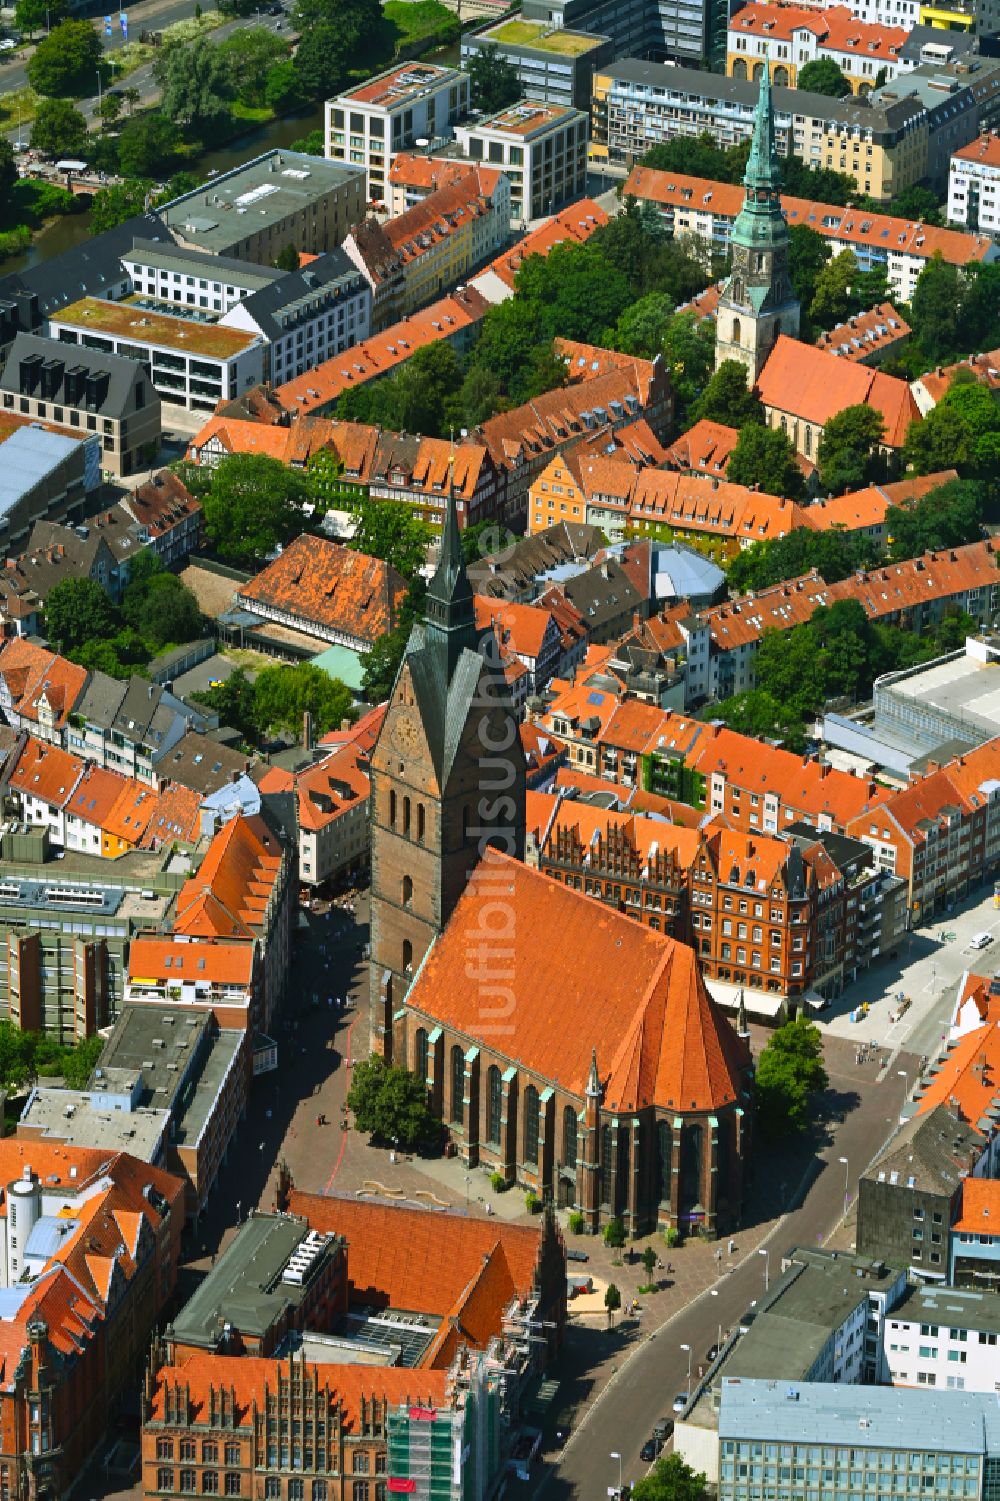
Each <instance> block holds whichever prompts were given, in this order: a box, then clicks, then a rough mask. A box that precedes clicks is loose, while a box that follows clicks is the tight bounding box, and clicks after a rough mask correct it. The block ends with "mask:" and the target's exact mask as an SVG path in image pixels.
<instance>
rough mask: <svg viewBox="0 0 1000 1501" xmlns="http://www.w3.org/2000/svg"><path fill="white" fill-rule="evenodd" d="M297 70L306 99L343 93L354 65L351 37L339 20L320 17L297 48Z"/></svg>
mask: <svg viewBox="0 0 1000 1501" xmlns="http://www.w3.org/2000/svg"><path fill="white" fill-rule="evenodd" d="M294 64H295V72H296V75H297V77H298V81H299V88H300V89H301V91H302V94H303V95H304V96H305V98H306V99H322V98H327V97H329V96H330V95H332V94H339V93H340V91H341V90H342V89H343V87H344V85H345V84H346V82H347V75H348V71H349V69H350V65H351V47H350V43H349V39H348V37H347V36H346V35H345V33H344V31H343V30H342V28H341V27H340V26H339V25H338V24H337V22H335V21H317V22H316V23H314V24H313V25H311V26H310V27H309V29H308V30H307V31H304V32H303V33H302V39H301V41H300V42H299V45H298V47H297V48H296V49H295V57H294Z"/></svg>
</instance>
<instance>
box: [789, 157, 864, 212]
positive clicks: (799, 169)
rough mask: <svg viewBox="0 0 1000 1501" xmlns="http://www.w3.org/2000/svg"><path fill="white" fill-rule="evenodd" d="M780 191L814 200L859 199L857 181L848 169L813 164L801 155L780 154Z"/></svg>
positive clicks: (843, 204)
mask: <svg viewBox="0 0 1000 1501" xmlns="http://www.w3.org/2000/svg"><path fill="white" fill-rule="evenodd" d="M781 191H782V192H783V193H788V194H791V196H792V197H794V198H808V199H809V200H810V201H811V202H814V203H838V204H840V205H841V206H842V207H843V206H845V205H847V204H848V203H856V202H857V198H858V185H857V183H856V182H855V181H854V178H853V177H851V176H849V175H848V173H846V172H834V171H833V170H832V168H830V167H811V166H810V165H809V163H808V162H805V161H803V160H802V158H801V157H800V156H783V157H782V158H781Z"/></svg>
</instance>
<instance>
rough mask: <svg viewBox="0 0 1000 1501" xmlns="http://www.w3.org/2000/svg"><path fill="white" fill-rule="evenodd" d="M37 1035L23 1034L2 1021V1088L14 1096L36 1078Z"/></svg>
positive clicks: (0, 1067) (10, 1024)
mask: <svg viewBox="0 0 1000 1501" xmlns="http://www.w3.org/2000/svg"><path fill="white" fill-rule="evenodd" d="M36 1043H37V1035H36V1034H35V1033H33V1032H22V1031H21V1029H20V1027H15V1025H14V1023H13V1022H11V1021H8V1020H7V1019H6V1018H4V1020H3V1021H0V1088H2V1089H4V1090H6V1091H7V1093H9V1094H12V1093H14V1092H15V1091H17V1090H19V1089H22V1088H23V1087H24V1085H25V1084H27V1083H29V1082H30V1081H31V1080H32V1079H33V1078H34V1077H35V1059H34V1055H35V1045H36Z"/></svg>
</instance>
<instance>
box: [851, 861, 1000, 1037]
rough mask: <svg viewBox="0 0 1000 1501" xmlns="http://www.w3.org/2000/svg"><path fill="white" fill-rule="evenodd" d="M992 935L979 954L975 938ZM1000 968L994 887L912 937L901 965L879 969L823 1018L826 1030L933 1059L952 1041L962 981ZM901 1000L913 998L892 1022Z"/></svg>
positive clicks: (891, 962) (904, 947)
mask: <svg viewBox="0 0 1000 1501" xmlns="http://www.w3.org/2000/svg"><path fill="white" fill-rule="evenodd" d="M986 932H988V933H990V934H991V935H992V938H993V940H994V941H993V942H992V943H990V944H989V945H988V946H987V947H985V948H983V949H980V950H978V951H977V950H976V949H974V948H972V946H971V940H972V939H973V938H974V937H975V936H976V934H978V933H986ZM998 965H1000V912H998V911H997V910H996V909H995V908H994V906H993V888H992V886H990V887H988V888H987V887H983V888H981V889H980V890H979V891H977V892H976V893H975V895H974V896H973V897H971V898H970V899H969V900H968V901H966V902H963V903H961V904H960V905H959V906H957V907H956V908H955V910H954V911H953V912H949V913H947V914H946V915H945V916H944V917H942V918H941V919H940V920H939V921H937V922H935V923H933V924H932V925H930V926H929V927H926V928H918V929H917V930H916V931H915V932H913V933H908V934H907V935H906V936H905V937H904V938H903V939H902V940H901V942H900V945H899V949H898V959H896V960H889V961H887V962H886V963H884V964H879V965H873V966H872V968H871V969H867V970H865V971H864V973H863V974H862V975H861V977H860V978H859V979H858V980H856V981H855V982H854V984H853V985H851V986H849V987H848V988H847V990H845V991H844V994H843V995H842V996H840V997H839V998H838V999H837V1000H836V1001H834V1002H833V1004H832V1005H831V1007H830V1009H829V1010H828V1011H826V1012H824V1013H823V1017H822V1021H823V1026H824V1029H825V1030H827V1031H829V1032H832V1033H833V1034H834V1035H835V1036H840V1037H847V1038H850V1039H852V1040H853V1041H856V1042H873V1043H875V1045H876V1046H878V1047H881V1048H884V1049H886V1050H888V1051H890V1052H895V1051H896V1050H897V1049H899V1048H905V1049H906V1051H907V1052H910V1053H916V1054H917V1055H924V1056H927V1057H933V1055H934V1054H935V1053H937V1052H938V1051H939V1050H940V1048H941V1045H942V1042H943V1041H944V1039H945V1038H946V1037H947V1035H948V1027H949V1024H950V1022H951V1015H952V1010H953V1008H954V1004H955V995H956V991H957V988H958V983H959V980H960V979H961V977H962V975H963V974H964V972H965V971H966V970H972V971H973V973H975V974H987V975H991V974H992V973H993V972H994V970H995V969H996V968H997V966H998ZM897 995H904V996H907V997H909V1000H910V1005H909V1008H908V1009H907V1011H906V1013H905V1015H904V1016H902V1017H901V1018H900V1019H899V1020H898V1021H895V1022H893V1021H892V1019H891V1013H892V1012H893V1011H894V1010H896V1009H897V1007H898V1002H897V1000H896V997H897ZM862 1002H867V1003H868V1005H869V1007H870V1010H869V1011H868V1014H867V1016H865V1017H864V1018H863V1019H862V1020H860V1021H857V1022H852V1021H851V1020H850V1013H851V1012H852V1011H854V1010H856V1009H857V1008H858V1007H859V1006H860V1005H861V1004H862Z"/></svg>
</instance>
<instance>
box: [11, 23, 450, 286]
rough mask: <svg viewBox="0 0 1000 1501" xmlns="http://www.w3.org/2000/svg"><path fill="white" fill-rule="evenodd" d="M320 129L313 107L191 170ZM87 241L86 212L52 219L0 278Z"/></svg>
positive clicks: (435, 56) (224, 168)
mask: <svg viewBox="0 0 1000 1501" xmlns="http://www.w3.org/2000/svg"><path fill="white" fill-rule="evenodd" d="M458 56H459V44H458V42H455V43H454V44H453V45H452V46H450V47H442V48H441V49H440V50H439V51H438V52H433V53H428V55H427V58H426V61H429V62H436V63H440V64H441V65H442V66H444V67H452V66H454V65H455V64H457V62H458ZM322 129H323V106H322V104H317V105H314V106H313V108H312V109H310V110H306V111H304V112H303V113H301V114H296V115H286V116H284V117H283V118H282V119H280V120H271V121H269V122H268V124H267V125H260V126H258V127H257V128H256V129H255V130H251V131H248V132H247V134H246V135H241V136H238V137H237V138H236V139H234V140H232V141H230V142H229V144H228V145H227V146H223V147H221V148H220V149H219V150H218V151H207V152H206V153H205V154H204V156H200V157H199V158H198V160H197V162H196V163H194V165H193V168H192V170H193V171H195V172H197V173H198V175H199V176H201V177H204V176H206V175H207V174H208V173H209V172H211V171H212V170H213V169H214V170H215V171H216V172H219V173H221V172H228V171H230V170H231V169H232V168H233V167H238V166H239V165H240V163H241V162H245V161H248V160H249V159H250V158H251V157H254V156H260V155H261V153H262V152H264V151H271V150H273V149H274V148H275V147H280V146H290V145H291V144H292V142H293V141H299V140H301V139H302V137H303V136H307V135H309V133H310V131H313V130H322ZM89 238H90V211H89V209H88V211H87V212H86V213H83V214H71V215H69V217H67V218H64V219H55V220H53V222H52V223H51V224H49V225H47V226H46V228H45V229H43V230H41V231H40V232H39V233H38V234H37V235H36V236H35V238H34V240H33V241H32V243H31V246H30V248H29V249H28V250H26V251H25V252H24V254H23V255H15V256H11V257H10V259H9V260H6V261H0V276H4V275H6V274H7V273H8V272H10V271H23V270H25V269H26V268H27V267H28V266H34V265H37V264H38V262H39V261H47V260H51V259H52V258H53V256H57V255H61V254H62V253H63V251H64V250H71V249H72V248H73V246H74V245H79V244H81V243H82V242H83V241H84V240H88V239H89Z"/></svg>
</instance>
